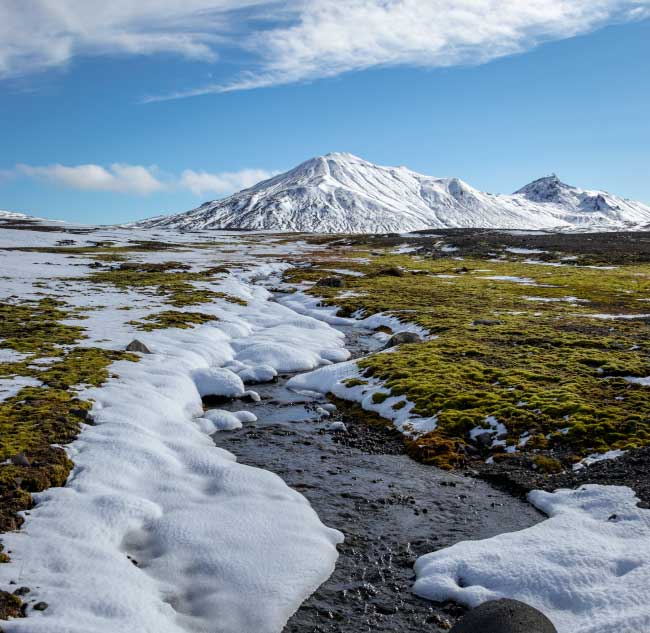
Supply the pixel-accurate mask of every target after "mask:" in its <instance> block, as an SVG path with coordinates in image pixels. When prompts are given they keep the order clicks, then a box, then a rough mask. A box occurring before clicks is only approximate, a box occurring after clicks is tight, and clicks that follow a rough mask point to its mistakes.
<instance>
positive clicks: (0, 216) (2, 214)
mask: <svg viewBox="0 0 650 633" xmlns="http://www.w3.org/2000/svg"><path fill="white" fill-rule="evenodd" d="M28 219H30V216H28V215H25V214H24V213H16V212H14V211H3V210H2V209H0V220H28Z"/></svg>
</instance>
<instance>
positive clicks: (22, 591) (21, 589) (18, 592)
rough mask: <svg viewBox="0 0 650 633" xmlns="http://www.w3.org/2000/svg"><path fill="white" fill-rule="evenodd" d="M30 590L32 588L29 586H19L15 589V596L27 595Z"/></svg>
mask: <svg viewBox="0 0 650 633" xmlns="http://www.w3.org/2000/svg"><path fill="white" fill-rule="evenodd" d="M30 591H31V589H30V588H29V587H18V589H16V590H15V591H14V596H26V595H27V594H28V593H29V592H30Z"/></svg>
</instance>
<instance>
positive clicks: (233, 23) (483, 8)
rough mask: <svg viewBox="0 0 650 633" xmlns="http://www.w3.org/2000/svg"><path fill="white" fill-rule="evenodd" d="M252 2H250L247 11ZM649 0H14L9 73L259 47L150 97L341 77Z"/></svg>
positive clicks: (426, 59) (4, 17) (493, 53)
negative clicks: (90, 60) (232, 70)
mask: <svg viewBox="0 0 650 633" xmlns="http://www.w3.org/2000/svg"><path fill="white" fill-rule="evenodd" d="M244 10H246V11H244ZM647 17H650V0H527V1H522V0H346V1H345V2H341V1H340V0H139V2H132V0H113V1H112V2H108V3H107V2H104V1H103V0H102V1H100V0H31V1H30V2H25V1H24V0H4V1H3V2H1V3H0V77H2V76H5V77H7V76H12V75H20V74H24V73H26V72H30V71H33V70H42V69H44V68H48V67H57V66H62V65H65V64H66V63H67V62H68V61H69V60H70V59H71V58H73V57H74V56H77V55H97V54H116V53H120V54H127V55H134V54H140V55H142V54H147V55H149V54H156V53H161V52H165V53H173V54H176V55H180V56H183V57H187V58H193V59H201V60H204V61H206V62H209V63H214V62H216V61H217V60H218V57H219V54H220V53H221V51H222V50H223V49H224V48H225V47H224V46H223V44H224V43H227V44H228V47H229V49H230V50H232V48H233V47H236V46H238V47H240V48H241V49H243V50H244V51H245V52H246V53H247V54H248V55H252V59H253V62H252V64H251V66H250V67H249V68H248V69H247V70H246V71H245V72H244V73H243V74H242V75H239V76H237V77H233V78H232V80H231V81H226V82H225V83H218V84H208V85H205V86H198V87H197V88H195V89H191V90H187V91H181V92H176V93H173V94H169V95H162V96H154V97H149V98H147V99H146V101H156V100H162V99H174V98H181V97H189V96H195V95H199V94H206V93H212V92H228V91H233V90H246V89H251V88H258V87H263V86H271V85H278V84H287V83H292V82H299V81H306V80H313V79H317V78H322V77H331V76H335V75H339V74H341V73H345V72H350V71H358V70H363V69H367V68H371V67H376V66H395V65H409V66H419V67H427V68H436V67H444V66H452V65H457V64H480V63H484V62H487V61H490V60H493V59H496V58H499V57H503V56H505V55H511V54H513V53H518V52H522V51H526V50H530V49H531V48H534V47H535V46H537V45H539V44H540V43H542V42H546V41H552V40H559V39H564V38H569V37H574V36H576V35H579V34H584V33H589V32H591V31H593V30H595V29H598V28H600V27H602V26H605V25H607V24H611V23H615V22H625V21H630V20H639V19H643V18H647Z"/></svg>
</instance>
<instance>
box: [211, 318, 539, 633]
mask: <svg viewBox="0 0 650 633" xmlns="http://www.w3.org/2000/svg"><path fill="white" fill-rule="evenodd" d="M342 329H343V330H344V331H345V333H346V339H347V347H348V349H350V350H351V351H352V352H353V355H355V356H359V355H361V354H363V353H366V352H367V351H368V350H369V349H373V347H376V342H375V341H374V340H373V339H372V337H371V336H370V335H371V334H372V333H371V332H363V331H359V330H358V329H357V328H351V327H350V328H342ZM289 377H290V376H281V377H279V379H278V380H277V382H274V383H268V384H264V385H256V386H254V387H253V388H254V389H255V390H256V391H258V392H259V394H260V395H261V397H262V399H261V401H260V402H258V403H252V404H247V405H246V408H247V409H248V410H250V411H252V412H253V413H255V415H256V416H257V417H258V422H257V423H256V424H255V425H246V426H245V427H244V428H243V429H239V430H237V431H232V432H219V433H217V434H215V435H214V441H215V443H216V444H217V446H220V447H222V448H225V449H227V450H229V451H231V452H232V453H233V454H235V455H236V456H237V459H238V460H239V461H240V462H242V463H244V464H248V465H251V466H256V467H259V468H264V469H267V470H270V471H272V472H274V473H276V474H278V475H279V476H280V477H282V479H284V481H285V482H286V483H287V484H288V485H289V486H291V487H292V488H294V489H296V490H298V491H299V492H301V493H302V494H303V495H304V496H305V497H306V498H307V499H308V500H309V501H310V503H311V504H312V506H313V508H314V510H315V511H316V512H317V513H318V515H319V517H320V518H321V520H322V521H323V523H325V524H326V525H328V526H331V527H334V528H337V529H338V530H340V531H341V532H343V534H344V535H345V542H344V543H343V544H342V545H340V546H339V559H338V561H337V565H336V569H335V570H334V573H333V574H332V576H331V577H330V578H329V580H328V581H327V582H325V583H324V584H323V585H322V586H321V587H320V588H319V589H318V590H317V591H316V592H315V593H314V594H313V595H312V596H311V597H310V598H308V599H307V600H306V601H305V602H304V603H303V605H302V606H301V608H300V609H299V610H298V611H297V612H296V614H295V615H294V616H293V617H292V618H291V620H289V622H288V623H287V625H286V627H285V633H311V632H319V633H320V632H322V633H326V632H327V633H330V632H331V633H334V632H336V633H365V632H366V631H368V632H370V631H372V632H373V633H377V632H386V633H388V632H389V631H390V632H396V631H399V632H401V633H407V632H411V631H413V632H416V631H417V632H421V631H427V632H430V631H431V632H435V631H437V630H445V629H447V628H449V625H450V623H453V621H454V620H455V619H457V617H458V616H459V615H460V614H462V609H460V608H459V607H458V606H456V605H453V604H448V605H434V604H432V603H430V602H428V601H426V600H423V599H421V598H418V597H417V596H415V595H414V594H412V593H411V587H412V584H413V581H414V577H415V576H414V573H413V563H414V562H415V559H416V558H417V557H418V556H419V555H421V554H425V553H427V552H432V551H434V550H436V549H440V548H442V547H448V546H450V545H453V544H454V543H456V542H458V541H461V540H467V539H482V538H486V537H490V536H493V535H496V534H499V533H502V532H508V531H514V530H519V529H522V528H526V527H529V526H530V525H533V524H534V523H536V522H538V521H539V520H541V519H542V518H543V517H542V515H541V514H540V513H538V512H537V511H536V510H535V509H534V508H533V507H532V506H530V505H528V504H527V503H525V502H523V501H521V500H519V499H516V498H513V497H511V496H509V495H508V494H506V493H504V492H500V491H498V490H496V489H494V488H492V487H491V486H489V485H488V484H486V483H484V482H482V481H478V480H475V479H472V478H468V477H463V476H460V475H457V474H453V473H448V472H445V471H442V470H439V469H437V468H435V467H432V466H427V465H423V464H420V463H418V462H416V461H414V460H412V459H411V458H410V457H408V456H407V455H406V454H405V452H404V447H403V443H402V440H401V436H400V435H399V434H398V433H397V432H396V431H393V430H390V429H387V428H382V427H375V426H370V425H368V424H366V423H364V422H362V421H360V420H356V419H355V418H354V416H352V415H350V414H347V415H342V414H340V413H336V412H335V413H333V414H332V416H331V417H323V416H322V414H319V413H318V412H317V411H316V409H317V408H319V407H320V406H321V405H322V404H324V403H326V402H327V401H326V399H325V398H317V397H305V396H303V395H300V394H296V393H294V392H292V391H290V390H288V389H287V388H286V386H285V384H286V381H287V380H288V378H289ZM220 408H230V409H233V410H239V409H242V408H244V407H243V406H242V403H239V402H233V403H230V404H229V405H221V406H220ZM334 419H343V421H344V422H345V424H346V426H347V432H331V431H329V430H327V429H328V426H329V424H330V423H331V422H332V420H334Z"/></svg>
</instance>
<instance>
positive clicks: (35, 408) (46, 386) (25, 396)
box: [0, 299, 138, 560]
mask: <svg viewBox="0 0 650 633" xmlns="http://www.w3.org/2000/svg"><path fill="white" fill-rule="evenodd" d="M79 316H80V315H79V313H78V312H77V311H76V310H73V309H70V308H69V307H68V306H66V305H65V304H64V303H63V302H61V301H55V300H53V299H42V300H40V301H23V302H20V303H9V302H7V303H4V304H3V305H2V306H0V347H3V348H7V349H12V350H15V351H18V352H21V353H23V354H26V355H27V356H26V358H24V359H22V360H17V361H14V362H6V363H2V364H0V375H2V376H3V377H11V376H29V377H31V378H36V379H38V380H39V381H40V382H41V383H42V385H41V386H38V387H23V388H22V389H21V390H20V391H19V392H18V393H17V394H16V395H15V396H13V397H11V398H8V399H6V400H4V401H2V402H0V461H2V462H7V463H2V464H0V531H7V530H13V529H16V528H18V527H19V526H20V524H21V522H22V519H21V518H20V516H19V515H18V512H20V511H22V510H26V509H29V508H30V507H31V505H32V499H31V493H32V492H38V491H41V490H45V489H46V488H48V487H51V486H62V485H63V484H64V483H65V481H66V479H67V477H68V474H69V473H70V469H71V468H72V462H70V460H69V459H68V458H67V456H66V454H65V451H64V450H63V449H62V448H59V447H58V446H60V445H65V444H67V443H69V442H71V441H72V440H73V439H74V438H75V437H76V436H77V434H78V433H79V430H80V428H81V424H82V423H83V422H91V420H90V418H89V416H88V411H89V410H90V408H91V406H92V403H90V402H87V401H84V400H81V399H79V398H78V397H77V395H76V389H77V388H78V387H80V386H87V385H93V386H100V385H101V384H102V383H104V382H105V381H106V380H107V379H108V377H109V371H110V369H109V368H110V365H111V364H112V363H113V362H115V361H117V360H128V361H137V360H138V356H137V355H135V354H129V353H126V352H121V351H111V350H105V349H100V348H95V347H81V346H78V343H79V342H80V341H81V340H83V338H84V337H85V335H84V331H83V328H81V327H78V326H70V325H65V324H63V323H61V321H62V320H64V319H70V318H73V317H74V318H79ZM41 358H49V359H54V361H53V362H51V363H50V364H46V365H38V364H34V363H33V361H34V360H35V359H41ZM53 445H57V446H53ZM2 556H6V555H2ZM0 560H3V558H2V557H0Z"/></svg>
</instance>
